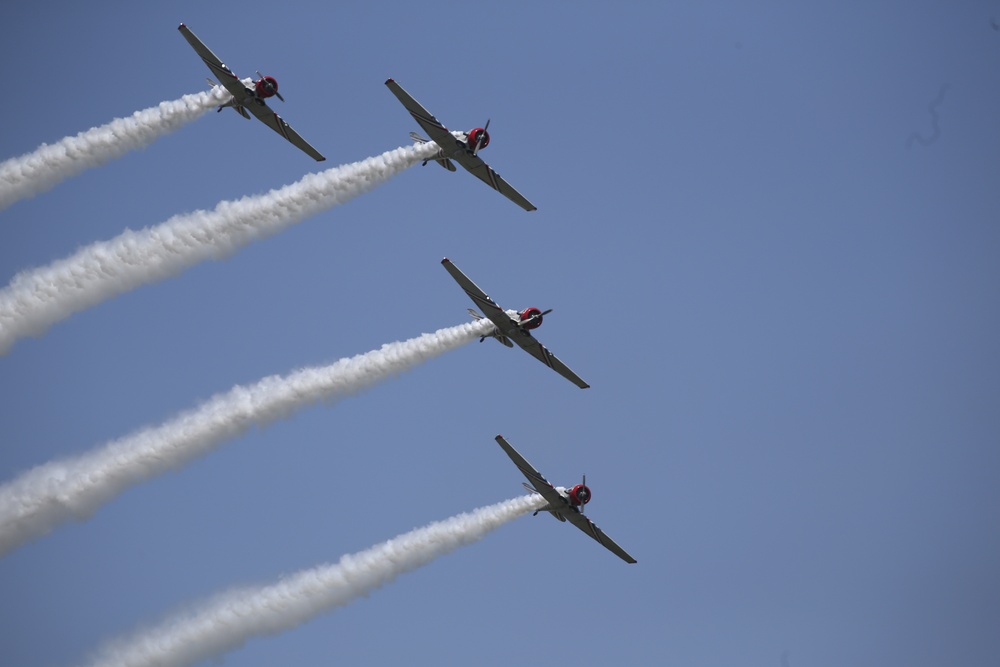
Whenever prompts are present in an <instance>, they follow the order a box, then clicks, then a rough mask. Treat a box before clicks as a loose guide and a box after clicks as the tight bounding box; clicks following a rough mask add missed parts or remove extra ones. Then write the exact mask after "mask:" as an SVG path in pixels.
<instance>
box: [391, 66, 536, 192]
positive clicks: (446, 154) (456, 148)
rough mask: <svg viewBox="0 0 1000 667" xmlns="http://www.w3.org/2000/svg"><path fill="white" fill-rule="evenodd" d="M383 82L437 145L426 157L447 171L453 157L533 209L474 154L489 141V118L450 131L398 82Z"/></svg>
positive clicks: (451, 167)
mask: <svg viewBox="0 0 1000 667" xmlns="http://www.w3.org/2000/svg"><path fill="white" fill-rule="evenodd" d="M385 85H387V86H388V87H389V90H391V91H392V93H393V94H394V95H395V96H396V97H398V98H399V101H400V102H402V103H403V106H404V107H406V110H407V111H409V112H410V115H411V116H413V119H414V120H415V121H417V123H419V124H420V127H422V128H424V131H425V132H427V134H429V135H431V139H433V140H434V143H436V144H437V145H438V146H440V147H441V150H440V151H439V152H438V154H437V155H435V156H434V157H432V158H430V159H431V160H436V161H437V163H438V164H440V165H441V166H442V167H444V168H445V169H447V170H448V171H455V165H454V164H452V160H454V161H455V162H457V163H459V164H460V165H462V166H463V167H465V168H466V169H468V170H469V171H470V172H471V173H472V175H473V176H475V177H476V178H478V179H479V180H481V181H483V182H484V183H486V185H488V186H490V187H491V188H493V189H494V190H496V191H497V192H499V193H500V194H502V195H503V196H505V197H507V199H509V200H511V201H512V202H514V203H515V204H517V205H518V206H520V207H521V208H523V209H524V210H525V211H534V210H537V209H536V208H535V205H534V204H532V203H531V202H530V201H528V200H527V199H525V198H524V195H522V194H521V193H520V192H518V191H517V190H515V189H514V188H513V186H511V185H510V184H509V183H507V181H505V180H503V179H502V178H500V174H498V173H496V172H495V171H493V170H492V169H490V165H488V164H486V163H485V162H483V159H482V158H481V157H479V155H477V153H479V151H480V150H481V149H483V148H486V147H487V146H488V145H489V143H490V133H489V132H487V131H486V129H487V128H488V127H489V126H490V121H489V120H487V121H486V125H485V126H483V127H477V128H474V129H472V130H469V131H468V132H451V131H449V130H448V128H446V127H445V126H444V125H442V124H441V121H439V120H438V119H437V118H435V117H434V116H433V115H432V114H431V112H430V111H428V110H427V109H425V108H423V107H422V106H420V103H419V102H417V101H416V100H415V99H413V97H411V96H410V94H409V93H408V92H406V91H405V90H403V88H402V87H401V86H400V85H399V84H398V83H396V82H395V81H393V80H392V79H388V80H386V82H385ZM410 138H412V139H413V140H414V141H416V142H417V143H419V144H425V143H427V139H424V138H423V137H421V136H420V135H419V134H417V133H416V132H410ZM427 162H428V160H424V164H425V165H426V164H427Z"/></svg>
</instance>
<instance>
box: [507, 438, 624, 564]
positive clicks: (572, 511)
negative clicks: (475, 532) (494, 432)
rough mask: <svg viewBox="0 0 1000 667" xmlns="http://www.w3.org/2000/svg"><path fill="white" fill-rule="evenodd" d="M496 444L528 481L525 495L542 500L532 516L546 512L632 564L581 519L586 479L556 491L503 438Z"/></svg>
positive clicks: (586, 497)
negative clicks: (538, 497)
mask: <svg viewBox="0 0 1000 667" xmlns="http://www.w3.org/2000/svg"><path fill="white" fill-rule="evenodd" d="M496 441H497V443H498V444H499V445H500V446H501V447H503V450H504V451H505V452H506V453H507V456H509V457H510V460H511V461H513V462H514V465H516V466H517V467H518V469H519V470H520V471H521V472H522V473H523V474H524V476H525V477H527V478H528V481H529V482H531V485H530V486H529V485H528V484H525V485H524V488H526V489H527V490H528V491H530V492H532V493H537V494H539V495H540V496H542V497H543V498H545V500H547V501H548V504H546V505H545V507H542V508H541V509H538V510H536V511H535V514H538V513H539V512H548V513H549V514H551V515H552V516H554V517H555V518H557V519H559V520H560V521H569V522H570V523H571V524H573V525H574V526H576V527H577V528H579V529H580V530H582V531H583V532H585V533H587V534H588V535H590V536H591V537H592V538H594V539H595V540H597V541H598V542H600V543H601V544H602V545H603V546H604V547H605V548H606V549H608V550H609V551H611V552H612V553H614V554H615V555H616V556H618V557H619V558H621V559H622V560H623V561H625V562H626V563H635V562H636V560H635V558H632V556H631V555H630V554H629V553H628V552H627V551H625V550H624V549H622V548H621V547H620V546H618V543H617V542H615V541H614V540H613V539H611V538H610V537H608V536H607V535H605V534H604V531H603V530H601V529H600V528H598V527H597V524H596V523H594V522H593V521H591V520H590V519H588V518H587V517H586V515H584V513H583V506H584V505H586V504H587V503H589V502H590V498H591V494H590V487H588V486H587V476H586V475H584V476H583V481H582V482H581V483H579V484H577V485H576V486H574V487H573V488H571V489H563V490H560V489H557V488H555V487H554V486H552V484H550V483H549V481H548V480H547V479H545V478H544V477H542V474H541V473H540V472H538V471H537V470H535V468H534V467H533V466H532V465H531V464H530V463H528V461H527V460H525V458H524V457H523V456H521V454H520V453H518V451H517V450H516V449H514V448H513V447H512V446H511V444H510V443H509V442H507V441H506V440H504V437H503V436H502V435H498V436H497V437H496Z"/></svg>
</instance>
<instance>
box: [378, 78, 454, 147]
mask: <svg viewBox="0 0 1000 667" xmlns="http://www.w3.org/2000/svg"><path fill="white" fill-rule="evenodd" d="M385 85H386V86H387V87H388V88H389V90H391V91H392V94H393V95H395V96H396V98H397V99H398V100H399V101H400V102H402V104H403V106H404V107H406V110H407V111H409V112H410V115H411V116H413V120H415V121H417V123H418V124H419V125H420V127H422V128H423V129H424V132H426V133H427V134H429V135H430V137H431V139H433V140H434V142H435V143H436V144H437V145H439V146H440V147H441V148H443V149H444V150H446V151H448V152H449V153H450V152H451V151H453V150H455V149H456V148H457V147H461V148H462V150H465V145H464V144H463V143H462V142H461V141H459V140H458V139H456V138H455V136H454V135H453V134H452V133H451V132H449V131H448V128H446V127H445V126H444V125H442V124H441V121H439V120H438V119H437V118H435V117H434V114H432V113H431V112H430V111H428V110H427V109H425V108H424V107H423V106H421V104H420V102H417V101H416V100H415V99H413V96H412V95H410V94H409V93H408V92H406V91H405V90H403V87H402V86H400V85H399V84H398V83H396V82H395V81H394V80H392V79H388V80H386V82H385Z"/></svg>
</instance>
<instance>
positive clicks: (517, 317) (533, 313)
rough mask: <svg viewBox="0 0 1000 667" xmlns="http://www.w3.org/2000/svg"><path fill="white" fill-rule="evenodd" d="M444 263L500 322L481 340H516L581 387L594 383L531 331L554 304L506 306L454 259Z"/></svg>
mask: <svg viewBox="0 0 1000 667" xmlns="http://www.w3.org/2000/svg"><path fill="white" fill-rule="evenodd" d="M441 264H443V265H444V268H446V269H448V273H450V274H451V277H452V278H454V279H455V282H457V283H458V284H459V286H460V287H461V288H462V289H464V290H465V293H466V294H468V295H469V298H471V299H472V302H473V303H475V304H478V305H479V307H480V308H482V309H483V312H484V313H485V314H486V317H487V318H489V320H490V321H492V322H493V324H495V325H496V327H495V328H494V329H493V331H492V332H491V333H488V334H486V335H485V336H483V337H481V338H480V339H479V342H480V343H482V342H483V341H484V340H486V336H492V337H493V338H496V339H497V340H498V341H500V342H501V343H503V344H504V345H506V346H507V347H514V345H513V344H512V343H511V341H512V340H513V341H514V342H515V343H517V344H518V345H519V346H520V347H521V349H523V350H524V351H525V352H527V353H528V354H530V355H531V356H533V357H535V358H536V359H538V360H539V361H541V362H542V363H543V364H545V365H546V366H548V367H549V368H551V369H552V370H554V371H555V372H556V373H559V374H560V375H562V376H563V377H564V378H566V379H567V380H569V381H570V382H572V383H573V384H575V385H576V386H577V387H580V389H587V388H589V387H590V385H589V384H587V383H586V382H584V381H583V379H581V378H580V376H579V375H577V374H576V373H574V372H573V371H571V370H570V369H569V367H568V366H567V365H566V364H564V363H563V362H561V361H559V358H558V357H556V355H554V354H552V353H551V352H549V351H548V350H546V349H545V346H544V345H542V344H541V343H539V342H538V341H537V340H535V338H534V336H532V335H531V330H532V329H537V328H538V327H539V326H541V324H542V317H543V316H544V315H548V314H549V313H551V312H552V309H551V308H550V309H549V310H546V311H545V312H542V311H541V310H539V309H538V308H535V307H531V308H525V309H524V310H522V311H520V312H518V311H516V310H504V309H502V308H501V307H500V306H498V305H497V304H496V302H495V301H494V300H493V299H491V298H490V297H489V296H488V295H487V294H486V292H484V291H483V290H481V289H479V287H477V286H476V283H474V282H472V281H471V280H469V277H468V276H466V275H465V274H464V273H462V272H461V270H459V268H458V267H457V266H455V265H454V264H452V262H451V260H450V259H448V258H447V257H445V258H444V259H442V260H441ZM469 315H471V316H472V319H474V320H481V319H483V316H482V315H480V314H479V313H477V312H476V311H475V310H473V309H472V308H469Z"/></svg>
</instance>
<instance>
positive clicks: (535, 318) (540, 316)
mask: <svg viewBox="0 0 1000 667" xmlns="http://www.w3.org/2000/svg"><path fill="white" fill-rule="evenodd" d="M551 312H552V309H551V308H549V309H548V310H546V311H545V312H542V313H536V314H534V315H532V316H531V317H529V318H528V319H526V320H524V321H522V322H521V323H520V324H521V326H522V327H523V326H525V325H528V324H531V323H532V322H534V321H535V320H540V319H541V318H542V317H544V316H545V315H548V314H549V313H551Z"/></svg>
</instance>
